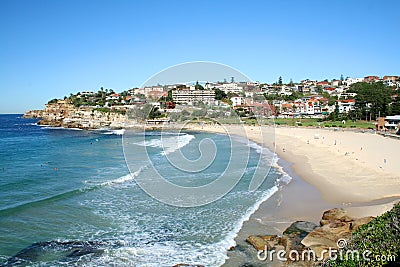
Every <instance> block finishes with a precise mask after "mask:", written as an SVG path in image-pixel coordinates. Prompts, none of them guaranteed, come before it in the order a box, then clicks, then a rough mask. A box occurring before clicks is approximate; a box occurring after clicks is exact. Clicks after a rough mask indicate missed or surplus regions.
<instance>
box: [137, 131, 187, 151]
mask: <svg viewBox="0 0 400 267" xmlns="http://www.w3.org/2000/svg"><path fill="white" fill-rule="evenodd" d="M194 138H195V136H194V135H191V134H180V135H174V136H169V137H162V138H160V139H158V138H157V139H156V138H155V139H151V140H145V141H143V142H139V143H134V144H135V145H140V146H147V147H155V148H162V149H163V151H162V152H161V155H168V154H170V153H173V152H175V151H177V150H178V149H181V148H182V147H184V146H186V145H187V144H189V143H190V141H191V140H193V139H194Z"/></svg>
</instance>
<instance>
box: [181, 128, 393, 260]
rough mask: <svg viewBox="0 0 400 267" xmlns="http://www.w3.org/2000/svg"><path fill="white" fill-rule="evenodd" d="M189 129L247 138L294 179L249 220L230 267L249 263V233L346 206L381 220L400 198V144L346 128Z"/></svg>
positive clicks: (274, 231) (275, 231) (278, 230)
mask: <svg viewBox="0 0 400 267" xmlns="http://www.w3.org/2000/svg"><path fill="white" fill-rule="evenodd" d="M189 128H190V129H191V130H196V131H207V132H217V133H226V134H234V135H242V136H246V137H247V138H248V139H249V140H252V141H254V142H257V143H259V144H261V145H263V146H264V147H267V148H268V149H270V150H273V151H274V150H275V152H276V154H277V155H278V157H279V158H280V161H279V165H281V166H283V167H284V171H285V172H286V173H288V174H289V175H290V176H291V177H292V178H293V180H292V181H291V182H290V183H289V184H288V185H287V186H285V187H283V188H282V190H280V191H279V192H278V193H277V194H275V195H274V196H273V197H271V198H270V199H268V200H267V201H266V202H264V203H263V204H262V205H261V206H260V208H259V209H258V210H257V211H256V212H255V213H254V214H253V215H252V216H251V218H250V220H249V221H246V222H244V224H243V227H242V229H241V231H240V232H239V233H238V236H237V237H236V243H237V244H238V245H239V246H241V249H240V250H239V251H237V250H236V251H233V252H228V256H229V259H228V260H227V262H226V263H225V265H224V266H241V265H242V264H245V263H246V257H247V259H248V257H249V251H252V248H251V247H250V245H248V244H246V242H245V239H246V238H247V236H249V235H253V234H278V235H279V234H281V233H282V231H283V230H284V229H285V228H286V227H288V226H289V225H290V224H291V223H292V222H294V221H296V220H305V221H312V222H315V223H318V222H319V220H320V218H321V215H322V213H323V211H324V210H326V209H330V208H334V207H341V208H345V209H346V210H347V211H348V212H349V214H350V215H352V216H355V217H364V216H378V215H380V214H382V213H383V212H385V211H387V210H389V209H391V208H392V207H393V204H394V203H396V202H398V200H399V199H400V164H399V163H400V162H399V159H398V157H397V153H396V152H398V151H400V142H399V140H396V139H391V138H388V137H383V136H381V135H377V134H375V133H373V132H365V131H364V132H363V131H357V130H342V129H340V130H339V129H336V130H335V129H321V128H303V127H276V128H274V129H271V128H269V129H263V128H260V127H257V126H231V125H230V126H226V125H224V126H209V125H201V126H199V125H190V127H189ZM255 254H256V253H255V251H254V255H255ZM251 256H252V255H251ZM253 259H254V257H253Z"/></svg>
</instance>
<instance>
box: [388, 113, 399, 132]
mask: <svg viewBox="0 0 400 267" xmlns="http://www.w3.org/2000/svg"><path fill="white" fill-rule="evenodd" d="M399 124H400V115H394V116H386V118H385V128H386V129H388V130H396V129H398V127H399Z"/></svg>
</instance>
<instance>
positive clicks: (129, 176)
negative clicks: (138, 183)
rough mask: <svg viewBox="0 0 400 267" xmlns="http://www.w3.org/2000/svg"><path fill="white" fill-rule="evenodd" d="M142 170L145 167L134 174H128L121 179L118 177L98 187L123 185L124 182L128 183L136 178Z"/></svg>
mask: <svg viewBox="0 0 400 267" xmlns="http://www.w3.org/2000/svg"><path fill="white" fill-rule="evenodd" d="M144 168H145V167H141V168H140V169H139V170H137V171H136V172H134V173H129V174H127V175H124V176H121V177H119V178H117V179H114V180H111V181H106V182H103V183H101V184H100V185H101V186H109V185H114V184H123V183H126V182H130V181H132V180H133V179H135V177H137V176H138V175H139V174H140V173H141V172H142V171H143V169H144Z"/></svg>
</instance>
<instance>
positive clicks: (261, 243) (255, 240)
mask: <svg viewBox="0 0 400 267" xmlns="http://www.w3.org/2000/svg"><path fill="white" fill-rule="evenodd" d="M246 242H248V243H250V244H251V245H252V246H253V247H254V248H255V249H256V250H265V248H267V249H268V250H269V249H271V246H270V245H269V244H268V242H267V241H265V240H264V239H263V238H262V237H261V236H257V235H251V236H249V237H248V238H247V239H246Z"/></svg>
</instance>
